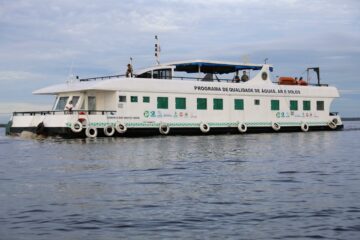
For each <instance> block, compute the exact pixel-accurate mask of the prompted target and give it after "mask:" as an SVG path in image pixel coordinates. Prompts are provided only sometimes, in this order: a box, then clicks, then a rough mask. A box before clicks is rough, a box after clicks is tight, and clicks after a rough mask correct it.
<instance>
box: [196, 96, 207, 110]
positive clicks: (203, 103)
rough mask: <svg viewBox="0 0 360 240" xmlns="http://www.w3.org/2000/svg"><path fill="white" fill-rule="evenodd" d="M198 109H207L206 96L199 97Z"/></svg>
mask: <svg viewBox="0 0 360 240" xmlns="http://www.w3.org/2000/svg"><path fill="white" fill-rule="evenodd" d="M197 109H198V110H206V109H207V99H206V98H198V99H197Z"/></svg>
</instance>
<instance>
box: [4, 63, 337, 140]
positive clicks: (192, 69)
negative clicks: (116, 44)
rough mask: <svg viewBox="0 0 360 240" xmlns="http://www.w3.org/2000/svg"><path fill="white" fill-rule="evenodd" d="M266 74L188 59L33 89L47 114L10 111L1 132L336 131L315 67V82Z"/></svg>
mask: <svg viewBox="0 0 360 240" xmlns="http://www.w3.org/2000/svg"><path fill="white" fill-rule="evenodd" d="M272 71H273V66H272V65H270V64H267V63H264V64H248V63H236V62H227V61H209V60H191V61H179V62H171V63H166V64H160V63H159V64H156V65H155V66H153V67H150V68H147V69H143V70H139V71H136V72H128V73H127V76H125V75H113V76H102V77H94V78H83V79H81V78H75V79H72V80H71V81H67V82H66V83H63V84H59V85H53V86H49V87H45V88H42V89H39V90H36V91H34V92H33V93H34V94H46V95H54V96H55V99H56V100H55V103H54V105H53V108H52V109H51V110H49V111H28V112H14V113H13V114H12V118H11V120H10V122H9V124H8V127H7V134H10V135H16V134H21V132H23V131H26V132H32V133H35V134H41V135H46V136H48V135H58V136H62V137H88V138H94V137H99V136H104V137H115V136H118V137H121V136H133V135H155V134H161V135H168V134H217V133H223V134H224V133H233V134H245V133H252V132H274V133H277V132H284V131H303V132H308V131H314V130H339V129H342V127H343V124H342V121H341V118H340V116H339V115H338V114H337V113H335V112H331V110H330V109H331V104H332V102H333V100H334V99H336V98H338V97H339V92H338V90H337V89H336V87H333V86H329V85H327V84H322V83H321V82H320V70H319V68H309V69H307V72H308V73H309V71H314V72H315V73H316V75H317V82H315V83H311V82H310V81H309V78H306V79H304V80H302V79H299V80H297V79H295V78H292V77H277V78H275V79H274V80H272V77H271V75H272V73H271V72H272ZM223 74H225V75H226V76H232V77H231V78H223V77H222V76H224V75H223ZM244 75H246V76H247V77H245V78H244V77H243V76H244ZM241 78H242V79H241ZM70 101H71V103H72V104H71V109H67V108H66V106H67V105H68V104H69V103H70Z"/></svg>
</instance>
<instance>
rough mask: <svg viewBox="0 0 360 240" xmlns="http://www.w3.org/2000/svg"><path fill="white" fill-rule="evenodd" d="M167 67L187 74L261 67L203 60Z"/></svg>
mask: <svg viewBox="0 0 360 240" xmlns="http://www.w3.org/2000/svg"><path fill="white" fill-rule="evenodd" d="M169 65H173V66H175V71H181V72H187V73H197V72H199V71H200V72H202V73H213V74H224V73H232V72H236V71H239V70H261V68H262V67H263V65H262V64H242V63H232V62H218V61H204V60H195V61H187V62H176V63H171V64H169ZM270 71H273V68H272V67H270Z"/></svg>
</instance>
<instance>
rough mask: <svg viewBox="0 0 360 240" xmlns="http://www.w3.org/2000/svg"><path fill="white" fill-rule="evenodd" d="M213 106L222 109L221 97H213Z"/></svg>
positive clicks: (215, 108)
mask: <svg viewBox="0 0 360 240" xmlns="http://www.w3.org/2000/svg"><path fill="white" fill-rule="evenodd" d="M213 108H214V110H223V100H222V99H221V98H214V101H213Z"/></svg>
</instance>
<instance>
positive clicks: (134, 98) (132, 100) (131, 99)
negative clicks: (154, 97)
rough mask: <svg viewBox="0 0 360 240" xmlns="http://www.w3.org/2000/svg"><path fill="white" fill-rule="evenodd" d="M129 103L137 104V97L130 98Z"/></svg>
mask: <svg viewBox="0 0 360 240" xmlns="http://www.w3.org/2000/svg"><path fill="white" fill-rule="evenodd" d="M130 101H131V102H137V101H138V97H137V96H131V97H130Z"/></svg>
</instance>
